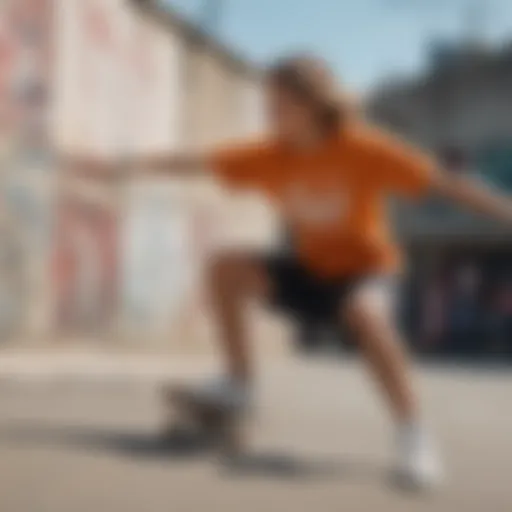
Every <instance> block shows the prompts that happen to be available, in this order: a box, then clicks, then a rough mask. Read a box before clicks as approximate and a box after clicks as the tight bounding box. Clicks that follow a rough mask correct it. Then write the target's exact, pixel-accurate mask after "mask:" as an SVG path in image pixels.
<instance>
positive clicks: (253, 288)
mask: <svg viewBox="0 0 512 512" xmlns="http://www.w3.org/2000/svg"><path fill="white" fill-rule="evenodd" d="M208 285H209V294H210V303H211V308H212V313H213V315H214V317H215V322H216V324H217V326H218V339H219V343H221V346H222V351H223V353H224V355H225V357H226V366H227V368H226V370H227V373H228V375H229V376H230V377H232V378H233V379H236V380H240V381H243V382H247V381H249V380H250V378H251V376H252V362H251V358H250V351H249V343H248V339H247V338H248V335H247V326H246V321H245V309H246V306H247V301H248V300H249V299H251V298H261V297H263V296H265V295H266V294H267V293H268V291H269V279H268V276H267V272H266V270H265V267H264V265H263V264H262V263H260V261H259V260H258V258H255V257H252V256H251V255H246V254H236V253H233V254H225V255H222V256H220V257H219V258H218V259H217V260H216V261H215V262H214V263H213V264H212V266H211V267H210V270H209V272H208Z"/></svg>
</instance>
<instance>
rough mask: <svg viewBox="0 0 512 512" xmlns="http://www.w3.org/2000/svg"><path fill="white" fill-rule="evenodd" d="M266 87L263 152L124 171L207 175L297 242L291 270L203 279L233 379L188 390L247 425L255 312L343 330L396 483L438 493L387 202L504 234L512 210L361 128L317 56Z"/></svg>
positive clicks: (215, 264)
mask: <svg viewBox="0 0 512 512" xmlns="http://www.w3.org/2000/svg"><path fill="white" fill-rule="evenodd" d="M264 87H265V92H266V99H267V104H268V118H269V125H270V130H269V134H268V135H267V137H265V138H264V139H263V140H260V141H248V142H245V143H244V142H242V143H239V144H234V145H233V146H231V147H227V148H220V149H219V150H217V151H213V152H212V153H211V154H153V155H147V156H144V155H143V156H140V157H133V158H132V159H131V162H129V166H130V167H131V168H132V169H134V170H135V169H146V170H151V171H152V172H157V173H160V172H163V173H167V174H169V175H173V176H187V175H188V176H191V175H194V174H196V173H199V172H212V173H213V174H214V175H215V176H216V177H217V178H218V179H219V180H220V181H221V182H223V183H224V184H225V185H226V186H227V187H229V188H230V189H232V190H236V189H240V188H247V189H253V190H256V191H259V192H261V193H262V194H264V195H265V196H266V197H267V198H268V199H269V200H270V201H271V202H272V203H273V204H274V205H275V207H276V209H277V211H278V212H279V213H280V215H281V216H282V219H283V223H284V224H285V225H287V226H290V228H291V229H292V230H293V239H294V241H295V243H296V253H295V254H294V255H292V256H289V257H287V256H282V255H272V254H256V253H246V252H243V251H238V252H237V251H235V250H232V251H230V252H228V253H224V254H220V255H219V256H218V257H217V258H216V259H215V261H212V263H211V265H210V268H209V272H208V277H207V279H208V280H209V281H208V282H209V287H210V292H211V309H212V313H213V314H214V316H215V318H216V320H217V322H218V326H219V331H220V336H219V341H220V347H221V350H222V352H223V354H224V355H225V357H226V368H225V372H224V373H223V374H222V375H221V376H220V377H219V378H216V379H212V380H207V381H206V382H199V383H197V384H196V385H191V386H190V387H189V388H187V391H188V393H189V397H190V399H191V400H194V401H195V403H196V404H205V405H208V406H211V405H214V406H215V407H217V408H219V409H222V410H225V411H230V412H233V411H237V412H239V413H240V414H243V413H244V412H245V411H247V410H248V409H250V407H251V405H252V401H253V381H254V368H253V358H252V357H251V351H250V348H249V344H248V340H247V336H248V330H247V325H246V321H245V316H244V305H245V303H246V302H247V300H248V299H252V298H259V299H260V300H262V301H266V302H271V303H272V304H273V305H274V306H279V307H280V308H283V310H284V311H286V312H287V313H292V314H294V315H297V316H303V315H308V314H313V315H314V314H318V313H321V314H322V315H324V316H329V317H331V318H336V319H339V320H343V321H344V322H346V323H347V325H348V326H350V329H351V331H352V332H353V334H354V336H355V337H356V339H357V342H358V345H359V347H360V350H361V352H362V354H363V356H364V359H365V361H366V363H367V364H368V366H369V368H370V370H371V373H372V375H373V377H374V378H375V380H376V381H377V383H378V384H379V385H380V388H381V389H382V391H383V393H384V396H385V397H386V399H387V401H388V403H389V408H390V411H391V413H392V416H393V418H394V421H395V423H396V431H397V441H398V443H397V455H398V460H397V463H398V470H399V474H400V475H401V476H402V477H403V478H405V479H406V481H408V482H410V483H411V484H414V485H418V486H421V487H428V486H431V485H435V484H436V483H439V481H440V479H441V475H442V471H441V464H440V459H439V457H438V455H437V451H436V449H435V447H434V443H433V441H432V440H431V438H430V436H429V435H428V434H427V432H426V428H425V426H424V420H423V415H422V411H421V409H420V405H419V403H418V398H417V394H416V392H415V387H414V380H413V378H412V376H411V365H410V364H409V361H408V356H407V353H406V349H405V343H404V341H403V340H402V337H401V334H400V333H399V329H398V328H397V325H396V323H395V315H394V311H393V304H394V299H395V289H396V286H397V281H398V279H399V276H400V273H401V254H400V250H399V248H398V247H397V246H396V245H395V243H394V242H393V239H392V237H391V235H390V227H389V225H388V220H387V216H386V215H385V211H386V208H385V202H386V200H387V198H388V197H389V196H391V195H400V196H404V197H407V198H410V199H411V200H414V199H416V200H418V199H419V198H421V197H422V196H424V195H425V194H426V193H427V192H429V191H432V192H436V193H438V194H441V195H443V196H444V197H446V198H449V199H451V200H453V201H456V202H458V203H460V204H461V205H463V206H466V207H469V208H471V209H473V210H477V211H480V212H482V213H486V214H489V215H491V216H494V217H496V218H498V219H501V220H502V221H504V222H511V221H512V204H511V202H510V201H509V200H508V198H505V197H498V196H497V195H496V194H495V193H493V192H491V191H490V190H487V188H485V187H483V185H481V184H480V183H477V182H475V181H473V180H472V179H471V178H469V177H466V176H463V175H462V176H461V175H454V174H450V173H444V172H442V171H441V170H440V169H438V166H437V165H436V163H434V162H433V161H432V160H431V159H430V157H429V156H427V155H424V154H423V153H422V152H420V151H418V150H416V149H414V148H411V147H409V146H408V145H407V144H405V143H403V142H401V141H399V140H397V139H395V138H394V137H393V136H391V135H389V134H387V133H386V132H383V131H381V130H380V129H378V128H376V127H373V126H371V125H370V124H369V123H367V122H365V121H363V120H362V118H361V116H359V115H358V113H357V108H355V107H354V104H353V102H352V101H350V100H349V99H348V98H347V97H346V96H345V95H343V94H342V93H340V91H339V89H338V86H337V84H336V80H335V79H334V76H333V74H332V73H331V71H330V69H329V66H328V65H327V64H325V63H324V62H323V61H322V60H320V59H318V58H316V57H314V56H310V55H298V56H291V57H287V58H284V59H283V60H279V61H278V62H277V63H275V64H274V65H271V66H270V67H269V68H268V70H267V72H266V76H265V83H264ZM124 165H128V162H124ZM208 170H210V171H208ZM345 391H346V390H345ZM345 391H343V390H341V391H340V392H345Z"/></svg>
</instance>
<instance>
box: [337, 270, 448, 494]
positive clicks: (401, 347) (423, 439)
mask: <svg viewBox="0 0 512 512" xmlns="http://www.w3.org/2000/svg"><path fill="white" fill-rule="evenodd" d="M394 296H395V290H394V286H393V284H392V283H391V282H386V280H383V279H378V278H376V279H373V280H372V279H370V280H367V281H364V282H361V284H359V286H355V287H354V288H353V289H352V290H351V292H350V293H349V295H348V296H347V297H345V298H344V300H343V304H342V306H341V307H342V315H343V320H344V321H345V322H346V323H347V326H348V327H349V328H350V329H351V330H352V332H353V334H354V336H355V339H356V341H357V343H358V344H359V346H360V348H361V351H362V353H363V356H364V358H365V360H366V362H367V364H368V365H369V367H370V370H371V373H372V374H373V376H374V377H375V379H376V380H377V382H378V384H379V385H380V387H381V389H382V390H383V392H384V394H385V396H386V398H387V399H388V401H389V404H390V407H391V411H392V414H393V417H394V420H395V422H396V425H397V436H398V439H397V440H398V467H399V470H400V476H401V477H403V478H405V479H406V481H407V483H410V484H413V485H419V486H422V487H425V486H432V485H435V484H437V483H439V480H440V477H441V470H440V464H439V461H438V458H437V455H436V453H435V450H434V448H433V446H432V443H431V441H430V439H429V437H428V436H427V434H426V432H425V429H424V427H423V424H422V420H421V417H420V409H419V404H418V400H417V395H416V392H415V389H414V383H413V377H412V372H411V365H410V363H409V361H408V357H407V351H406V348H405V343H404V340H403V339H402V336H401V334H400V332H399V329H398V327H397V325H396V318H395V307H394V302H395V297H394Z"/></svg>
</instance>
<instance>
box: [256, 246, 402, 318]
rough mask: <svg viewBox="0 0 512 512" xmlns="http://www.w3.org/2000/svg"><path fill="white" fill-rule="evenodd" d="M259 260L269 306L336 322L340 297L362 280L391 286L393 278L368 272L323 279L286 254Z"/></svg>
mask: <svg viewBox="0 0 512 512" xmlns="http://www.w3.org/2000/svg"><path fill="white" fill-rule="evenodd" d="M262 264H263V266H264V268H265V270H266V273H267V275H268V277H269V279H270V282H271V290H272V293H271V299H270V301H271V303H270V306H271V307H272V308H273V309H274V308H275V309H277V310H279V311H281V312H283V313H285V314H288V315H292V316H295V317H298V318H300V319H301V320H305V321H312V322H325V323H328V324H332V323H333V322H337V321H338V320H339V318H340V315H339V313H340V307H341V306H342V304H343V301H344V300H345V299H346V298H347V297H348V296H349V295H350V293H351V292H352V291H353V290H354V289H355V288H357V287H358V286H360V285H361V284H363V283H366V282H368V281H374V280H375V281H376V282H378V283H379V285H381V284H382V285H384V286H393V284H394V281H395V279H394V278H393V276H387V275H378V274H371V273H370V274H365V275H360V276H353V277H349V278H339V279H323V278H321V277H318V276H316V275H315V274H313V273H312V272H311V271H310V270H309V269H307V268H306V267H305V266H304V265H303V264H301V262H300V261H298V260H297V258H295V257H294V256H290V255H271V256H265V257H263V258H262Z"/></svg>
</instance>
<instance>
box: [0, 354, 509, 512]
mask: <svg viewBox="0 0 512 512" xmlns="http://www.w3.org/2000/svg"><path fill="white" fill-rule="evenodd" d="M208 366H209V364H208V363H206V362H205V363H204V364H199V363H197V364H196V363H195V362H194V361H191V360H187V361H181V360H174V361H171V362H170V363H167V361H165V360H164V361H162V360H160V361H158V360H157V361H151V360H149V359H148V360H144V361H140V360H132V359H123V360H115V359H108V358H107V359H102V358H101V357H96V358H89V359H88V358H85V359H83V358H82V359H80V358H76V357H75V358H68V359H66V358H60V359H59V358H55V357H53V358H44V357H42V358H35V357H32V356H29V355H24V356H20V357H14V356H10V357H8V358H5V357H4V358H2V357H0V510H1V511H2V512H92V511H94V512H103V511H108V512H116V511H122V512H131V511H134V512H135V511H137V512H139V511H140V512H160V511H163V510H167V511H170V512H188V511H190V512H196V511H203V510H211V511H212V512H215V511H217V510H218V511H222V512H260V511H265V512H271V511H274V510H275V511H279V512H283V511H288V510H290V511H294V512H302V511H304V512H311V511H318V512H329V511H336V512H338V511H340V510H345V511H347V512H357V511H361V512H370V511H371V512H375V511H379V512H387V511H393V512H396V511H407V512H414V511H435V512H459V511H461V512H462V511H463V512H487V511H488V512H509V511H510V510H512V485H511V479H510V475H511V474H512V437H511V436H512V411H511V404H512V375H511V374H510V373H508V374H507V372H506V371H505V370H501V371H490V370H489V371H474V370H470V369H462V368H459V369H457V368H453V367H424V368H422V369H421V370H420V376H421V384H422V390H423V395H424V403H425V407H426V412H427V415H428V418H429V419H430V420H431V423H432V426H433V429H434V430H435V431H436V433H437V434H438V437H439V441H440V444H441V445H442V447H443V449H444V453H445V457H446V462H447V465H448V469H449V477H450V479H449V482H448V485H447V487H446V488H445V489H444V490H443V491H442V492H440V493H439V494H436V495H432V496H415V495H411V494H408V493H406V492H403V491H400V490H399V489H397V488H396V487H395V486H394V485H393V483H392V479H391V478H390V467H391V462H392V458H391V453H392V451H391V446H392V445H391V443H390V440H391V429H390V425H389V423H388V421H387V417H386V415H385V414H383V411H382V408H381V404H380V402H379V400H378V399H377V397H376V395H375V393H374V392H373V391H374V390H373V386H372V384H371V382H369V381H368V380H367V379H366V375H365V373H364V371H362V370H361V368H360V367H359V365H358V364H355V363H350V362H346V363H340V362H335V361H326V360H320V359H316V360H310V361H291V360H286V359H282V360H274V361H272V362H269V363H268V364H266V365H264V366H265V368H264V371H263V372H262V375H261V381H260V394H259V398H260V401H259V405H260V408H259V414H258V416H257V422H256V424H255V429H254V435H253V440H252V446H251V449H250V453H249V455H248V457H247V459H246V460H245V461H243V462H242V463H241V464H240V465H239V466H237V467H230V466H227V465H223V464H221V463H219V461H218V460H217V459H216V458H215V456H213V455H212V454H208V453H203V452H202V451H201V450H200V449H199V447H198V446H192V445H191V446H188V447H187V446H185V445H180V446H178V445H176V444H165V443H162V442H161V440H159V438H158V432H159V427H160V424H161V416H162V415H161V410H160V407H159V405H160V404H159V401H158V395H157V392H156V391H157V386H158V384H159V382H161V380H162V379H164V378H166V377H168V376H171V377H174V378H183V377H185V376H192V375H198V374H201V373H203V372H204V371H206V368H207V367H208ZM178 448H179V449H178Z"/></svg>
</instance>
